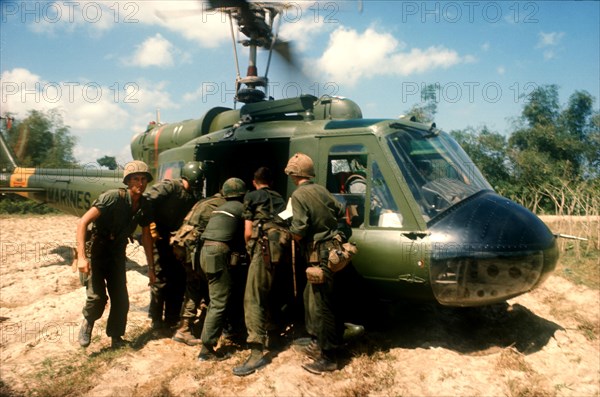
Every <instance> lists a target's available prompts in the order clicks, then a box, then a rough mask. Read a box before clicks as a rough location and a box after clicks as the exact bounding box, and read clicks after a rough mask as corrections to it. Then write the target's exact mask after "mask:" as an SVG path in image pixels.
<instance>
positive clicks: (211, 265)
mask: <svg viewBox="0 0 600 397" xmlns="http://www.w3.org/2000/svg"><path fill="white" fill-rule="evenodd" d="M221 191H222V193H223V197H224V198H225V200H227V201H226V202H225V204H223V205H220V206H219V207H217V208H216V209H215V210H214V211H213V212H212V214H211V216H210V219H209V221H208V224H207V225H206V229H205V230H204V233H202V240H203V241H204V242H203V245H202V250H201V251H200V266H201V267H202V271H203V272H204V274H206V277H207V279H208V294H209V297H210V303H209V304H208V310H207V313H206V318H205V319H204V326H203V328H202V335H201V339H202V348H201V350H200V354H199V355H198V360H200V361H213V360H219V359H222V358H223V354H222V353H221V352H220V351H218V350H215V347H216V345H217V342H218V341H219V337H220V336H221V334H222V333H223V328H224V326H225V323H226V320H227V319H226V315H227V313H226V312H227V311H228V309H229V306H230V301H231V295H232V284H233V283H234V271H235V267H238V266H239V263H238V260H239V257H240V254H241V253H243V252H245V247H244V220H243V218H242V210H243V205H242V199H243V197H244V194H246V184H245V183H244V181H242V180H241V179H238V178H229V179H227V180H226V181H225V183H224V184H223V188H222V190H221Z"/></svg>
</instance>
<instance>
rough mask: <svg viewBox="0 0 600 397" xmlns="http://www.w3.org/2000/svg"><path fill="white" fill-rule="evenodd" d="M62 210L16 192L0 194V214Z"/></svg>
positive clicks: (44, 212)
mask: <svg viewBox="0 0 600 397" xmlns="http://www.w3.org/2000/svg"><path fill="white" fill-rule="evenodd" d="M58 213H60V211H58V210H56V209H54V208H52V207H49V206H47V205H46V204H41V203H37V202H35V201H32V200H28V199H26V198H25V197H21V196H17V195H16V194H2V195H0V214H58Z"/></svg>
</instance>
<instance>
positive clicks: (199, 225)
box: [171, 192, 227, 346]
mask: <svg viewBox="0 0 600 397" xmlns="http://www.w3.org/2000/svg"><path fill="white" fill-rule="evenodd" d="M226 201H227V200H225V198H224V197H223V194H222V193H220V192H219V193H216V194H214V195H213V196H211V197H208V198H206V199H204V200H200V201H198V202H197V203H196V204H194V206H193V207H192V209H191V210H190V212H188V214H187V215H186V216H185V218H184V220H183V224H182V225H181V227H180V228H179V230H177V233H175V236H173V237H172V238H171V244H172V245H173V250H174V252H175V254H176V256H178V257H180V259H181V260H182V261H183V262H184V266H185V293H184V295H183V304H182V305H181V324H180V325H179V328H178V329H177V331H176V332H175V335H173V338H172V339H173V340H174V341H176V342H180V343H185V344H186V345H189V346H195V345H198V344H200V343H201V341H200V339H199V338H197V337H196V334H197V332H194V331H195V330H196V328H197V327H195V323H196V319H197V316H198V315H199V313H198V310H199V309H200V307H201V304H202V303H203V302H202V301H204V304H205V305H207V304H208V281H207V279H206V274H204V272H203V271H202V268H201V267H200V251H201V250H202V243H203V240H202V239H201V236H202V233H204V230H205V229H206V225H207V224H208V220H209V219H210V215H211V214H212V212H213V211H214V210H215V209H216V208H217V207H219V206H220V205H223V204H225V203H226ZM200 317H206V309H203V310H202V313H200ZM199 323H200V324H201V321H199ZM201 329H202V326H200V330H201Z"/></svg>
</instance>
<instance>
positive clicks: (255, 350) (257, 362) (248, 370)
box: [233, 343, 268, 376]
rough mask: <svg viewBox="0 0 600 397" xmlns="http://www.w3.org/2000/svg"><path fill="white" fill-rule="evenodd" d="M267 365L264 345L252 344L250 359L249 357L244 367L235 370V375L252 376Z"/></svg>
mask: <svg viewBox="0 0 600 397" xmlns="http://www.w3.org/2000/svg"><path fill="white" fill-rule="evenodd" d="M267 364H268V361H267V359H266V357H265V356H264V354H263V345H261V344H260V343H250V357H248V359H247V360H246V362H245V363H244V364H243V365H240V366H239V367H235V368H233V374H234V375H237V376H246V375H250V374H252V373H254V372H255V371H256V370H257V369H259V368H262V367H264V366H265V365H267Z"/></svg>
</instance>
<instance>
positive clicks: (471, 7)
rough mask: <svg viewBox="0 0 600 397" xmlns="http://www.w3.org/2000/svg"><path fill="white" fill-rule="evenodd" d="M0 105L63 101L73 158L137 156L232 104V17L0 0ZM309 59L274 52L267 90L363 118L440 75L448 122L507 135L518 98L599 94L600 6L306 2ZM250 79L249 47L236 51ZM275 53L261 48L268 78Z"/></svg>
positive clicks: (294, 7)
mask: <svg viewBox="0 0 600 397" xmlns="http://www.w3.org/2000/svg"><path fill="white" fill-rule="evenodd" d="M0 7H1V8H0V12H1V15H0V18H1V26H0V47H1V49H0V74H1V79H2V81H1V83H2V84H1V92H0V94H1V103H0V105H1V107H2V109H1V112H2V113H3V114H4V113H5V112H12V113H13V114H15V115H16V117H17V118H22V117H24V116H25V115H26V112H27V111H28V110H31V109H39V110H47V109H51V108H57V109H59V110H60V111H61V112H62V114H63V118H64V121H65V123H66V124H67V125H68V126H70V131H71V133H72V134H73V135H74V136H76V137H77V140H78V143H77V146H76V150H75V156H76V158H77V159H78V160H79V161H80V162H82V163H89V162H93V161H94V160H95V159H97V158H99V157H101V156H103V155H111V156H116V157H117V159H118V161H119V162H125V161H128V160H129V159H130V158H131V154H130V152H129V141H130V139H131V137H132V135H133V134H134V133H136V132H139V131H143V130H144V129H145V127H146V125H147V123H148V122H149V121H152V120H155V119H156V109H157V108H158V109H160V115H161V121H162V122H176V121H180V120H184V119H191V118H199V117H201V116H202V114H204V113H205V112H206V111H207V110H208V109H210V108H211V107H213V106H227V107H233V106H234V104H233V94H232V91H233V88H234V80H235V63H234V60H233V50H232V42H231V37H230V36H229V32H230V31H229V23H228V21H227V19H226V18H224V17H223V16H222V15H220V14H218V13H215V12H214V11H210V10H207V9H206V6H203V4H202V3H201V2H199V1H197V0H181V1H128V0H123V1H117V0H110V1H85V0H76V1H75V0H73V1H57V2H48V1H2V2H1V4H0ZM282 16H283V18H282V23H281V28H280V32H279V35H280V37H281V38H283V39H287V40H291V41H292V42H293V44H294V50H295V55H296V58H297V60H298V64H299V68H300V69H301V70H302V71H303V73H302V74H300V73H298V72H291V71H290V70H289V69H286V68H284V67H282V65H283V62H282V61H280V60H279V59H278V58H276V57H275V58H274V60H273V62H272V64H271V67H270V70H269V75H268V77H269V80H270V84H271V85H270V91H269V93H270V94H271V95H272V96H273V97H275V98H277V99H279V98H284V97H289V96H294V95H295V94H297V93H298V92H300V91H302V92H303V93H307V94H313V95H316V96H320V95H323V94H334V95H339V96H344V97H348V98H351V99H353V100H354V101H356V102H357V103H358V104H359V105H360V106H361V108H362V110H363V115H364V116H365V117H368V118H370V117H373V118H380V117H387V118H394V117H398V116H399V115H401V114H403V113H405V112H406V111H407V110H409V109H410V108H411V107H412V106H413V105H414V104H416V103H418V102H419V101H420V93H421V89H422V88H423V87H424V86H425V85H426V84H438V86H439V90H438V99H439V104H438V113H437V115H436V123H437V125H438V127H440V128H442V129H444V130H446V131H450V130H453V129H463V128H466V127H474V128H478V127H481V126H483V125H487V126H488V127H489V128H490V129H491V130H492V131H496V132H500V133H504V134H509V133H510V132H511V131H512V127H511V126H512V121H513V120H514V119H515V118H516V117H518V116H519V115H520V113H521V109H522V106H523V103H524V99H523V98H522V95H524V94H525V95H526V94H527V93H528V92H531V90H532V88H534V87H536V86H540V85H544V84H556V85H558V86H559V93H560V101H561V103H562V104H564V103H566V102H567V100H568V97H569V96H570V95H571V94H572V93H573V92H574V91H576V90H585V91H588V92H589V93H590V94H592V95H593V96H594V97H595V98H596V103H595V105H594V106H595V108H596V109H598V99H599V98H600V43H599V41H600V30H599V29H600V28H599V26H600V3H599V2H596V1H594V2H592V1H537V2H536V1H523V2H517V1H502V2H500V1H495V2H494V1H490V2H484V1H456V2H455V1H444V2H436V1H403V2H400V1H369V0H365V1H362V2H360V3H359V2H356V1H345V2H335V1H324V2H315V1H310V2H309V1H303V2H290V3H288V8H287V9H286V10H285V11H284V12H283V13H282ZM238 55H239V60H240V69H241V72H242V74H245V70H246V66H247V65H246V60H247V53H246V52H245V51H244V49H243V48H240V47H238ZM265 59H266V53H265V52H262V53H261V54H260V55H259V60H258V68H259V74H263V73H264V72H265V67H266V63H265Z"/></svg>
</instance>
